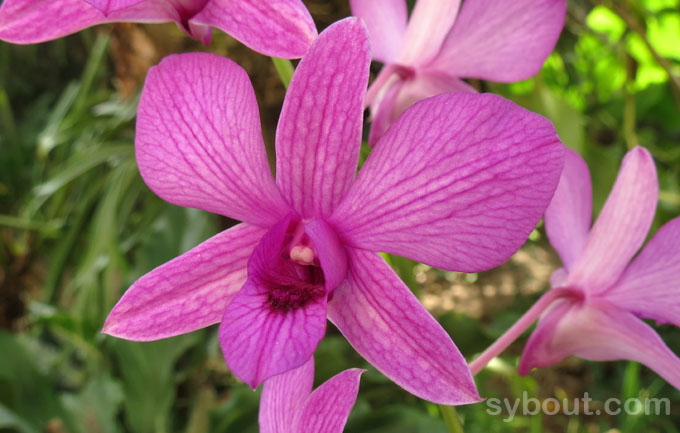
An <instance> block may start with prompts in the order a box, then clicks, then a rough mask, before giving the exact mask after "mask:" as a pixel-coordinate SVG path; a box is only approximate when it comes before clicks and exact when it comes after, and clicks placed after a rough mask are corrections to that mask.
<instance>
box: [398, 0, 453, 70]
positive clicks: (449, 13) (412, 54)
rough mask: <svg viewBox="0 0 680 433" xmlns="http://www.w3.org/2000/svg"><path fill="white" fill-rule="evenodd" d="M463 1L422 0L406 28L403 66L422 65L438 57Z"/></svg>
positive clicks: (400, 60) (415, 8)
mask: <svg viewBox="0 0 680 433" xmlns="http://www.w3.org/2000/svg"><path fill="white" fill-rule="evenodd" d="M459 7H460V0H419V1H417V2H416V5H415V6H414V8H413V13H412V14H411V19H410V20H409V23H408V27H407V28H406V36H405V37H404V48H403V50H402V52H401V55H400V56H399V63H400V64H403V65H409V66H416V65H423V64H425V63H427V62H429V61H430V60H431V59H432V58H433V57H435V56H436V55H437V54H438V53H439V50H440V49H441V46H442V43H443V42H444V40H445V39H446V35H448V34H449V32H450V31H451V27H452V26H453V23H454V22H456V17H457V15H458V8H459Z"/></svg>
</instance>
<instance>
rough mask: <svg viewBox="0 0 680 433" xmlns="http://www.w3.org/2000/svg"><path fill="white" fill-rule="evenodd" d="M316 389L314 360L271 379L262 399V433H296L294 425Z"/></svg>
mask: <svg viewBox="0 0 680 433" xmlns="http://www.w3.org/2000/svg"><path fill="white" fill-rule="evenodd" d="M313 385H314V358H313V357H312V358H310V360H309V361H307V362H306V363H304V364H303V365H302V367H298V368H295V369H293V370H290V371H288V372H286V373H283V374H279V375H278V376H274V377H272V378H270V379H268V380H267V381H266V382H265V383H264V386H263V387H262V397H261V398H260V416H259V422H260V433H293V431H294V430H293V423H295V420H296V419H297V417H298V415H299V413H300V412H301V411H302V407H303V405H304V404H305V402H306V401H307V399H308V398H309V395H310V394H311V392H312V386H313Z"/></svg>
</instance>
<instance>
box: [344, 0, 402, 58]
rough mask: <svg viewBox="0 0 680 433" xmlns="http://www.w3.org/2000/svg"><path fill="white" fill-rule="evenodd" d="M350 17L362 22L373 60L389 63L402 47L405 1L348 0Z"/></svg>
mask: <svg viewBox="0 0 680 433" xmlns="http://www.w3.org/2000/svg"><path fill="white" fill-rule="evenodd" d="M349 4H350V6H351V8H352V15H354V16H355V17H359V18H361V19H362V20H364V23H366V27H367V28H368V33H369V35H370V37H371V53H372V55H373V58H374V59H377V60H379V61H381V62H383V63H391V62H393V61H395V60H396V59H397V56H398V55H399V50H400V49H401V47H402V44H403V40H404V33H405V32H406V21H407V20H408V10H407V8H406V0H386V1H376V0H350V2H349Z"/></svg>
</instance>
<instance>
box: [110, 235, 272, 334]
mask: <svg viewBox="0 0 680 433" xmlns="http://www.w3.org/2000/svg"><path fill="white" fill-rule="evenodd" d="M264 233H265V230H264V229H261V228H259V227H256V226H252V225H249V224H239V225H237V226H235V227H232V228H230V229H229V230H226V231H224V232H222V233H219V234H217V235H215V236H213V237H212V238H210V239H208V240H207V241H205V242H203V243H202V244H200V245H198V246H197V247H196V248H194V249H192V250H191V251H188V252H186V253H184V254H182V255H181V256H179V257H177V258H175V259H173V260H171V261H169V262H168V263H166V264H164V265H162V266H160V267H158V268H156V269H154V270H153V271H151V272H149V273H148V274H146V275H144V276H143V277H142V278H140V279H139V280H137V281H136V282H135V283H134V284H133V285H132V287H130V288H129V289H128V290H127V291H126V292H125V294H124V295H123V297H122V298H121V300H120V301H118V304H116V306H115V307H114V308H113V310H112V311H111V313H110V314H109V317H108V318H107V319H106V323H105V324H104V329H103V330H102V332H103V333H105V334H109V335H113V336H115V337H119V338H125V339H127V340H135V341H149V340H158V339H160V338H166V337H172V336H174V335H179V334H184V333H187V332H191V331H195V330H196V329H200V328H204V327H206V326H209V325H212V324H214V323H217V322H219V321H220V320H221V319H222V315H223V314H224V310H225V309H226V308H227V305H228V304H229V302H230V301H231V299H232V298H233V297H234V295H235V294H236V292H237V291H238V290H239V289H240V288H241V286H242V285H243V283H244V282H245V281H246V264H247V262H248V258H249V257H250V254H251V253H252V251H253V249H254V248H255V245H257V243H258V242H259V241H260V238H261V237H262V236H263V235H264Z"/></svg>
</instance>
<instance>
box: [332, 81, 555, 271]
mask: <svg viewBox="0 0 680 433" xmlns="http://www.w3.org/2000/svg"><path fill="white" fill-rule="evenodd" d="M563 153H564V146H563V145H562V143H560V141H559V139H558V137H557V135H556V133H555V129H554V128H553V126H552V124H551V123H550V122H549V121H548V120H546V119H545V118H543V117H541V116H538V115H536V114H533V113H531V112H529V111H527V110H525V109H523V108H520V107H518V106H517V105H515V104H513V103H512V102H510V101H508V100H505V99H503V98H501V97H499V96H496V95H491V94H483V95H477V94H470V93H456V94H444V95H439V96H435V97H433V98H429V99H426V100H424V101H421V102H419V103H417V104H415V105H413V106H412V107H411V108H409V109H408V110H407V111H406V112H405V113H404V114H403V115H402V116H401V117H400V118H399V119H398V120H397V121H396V122H395V123H394V125H392V127H391V128H390V130H389V131H388V132H387V134H386V135H385V136H384V137H383V139H382V140H381V141H380V142H379V143H378V144H377V146H376V149H375V150H374V151H373V152H372V153H371V155H370V156H369V158H368V160H367V161H366V164H365V165H364V166H363V168H362V170H361V172H360V173H359V176H358V178H357V181H356V182H355V183H354V185H353V186H352V188H351V190H350V191H349V193H348V194H347V197H346V198H345V200H344V201H343V202H342V204H341V205H340V206H339V207H338V208H337V209H336V211H335V213H334V214H333V216H332V218H331V220H330V222H331V224H332V225H333V226H334V227H336V229H337V230H338V233H339V235H340V237H341V238H342V239H343V240H344V241H345V242H347V243H349V244H350V245H351V246H354V247H357V248H363V249H367V250H371V251H384V252H389V253H394V254H397V255H401V256H405V257H409V258H411V259H413V260H417V261H420V262H424V263H427V264H429V265H432V266H436V267H439V268H443V269H450V270H456V271H463V272H477V271H480V270H483V269H488V268H491V267H493V266H497V265H499V264H501V263H503V262H504V261H505V260H507V258H508V257H509V256H510V255H511V254H512V253H514V252H515V251H516V250H517V249H518V248H519V247H520V246H521V245H522V244H523V243H524V242H525V240H526V238H527V236H528V235H529V233H530V232H531V230H533V228H534V227H535V225H536V223H538V221H539V219H540V217H541V215H542V214H543V212H544V211H545V208H546V207H547V205H548V203H549V202H550V199H551V198H552V195H553V192H554V190H555V188H556V186H557V182H558V179H559V176H560V172H561V170H562V163H563Z"/></svg>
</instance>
